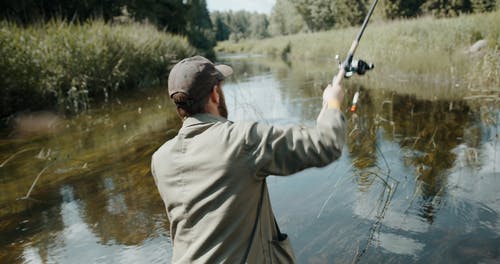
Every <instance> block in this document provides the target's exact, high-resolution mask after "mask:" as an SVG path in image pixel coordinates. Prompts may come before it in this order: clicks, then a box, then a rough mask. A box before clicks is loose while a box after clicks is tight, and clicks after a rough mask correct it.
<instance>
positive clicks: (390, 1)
mask: <svg viewBox="0 0 500 264" xmlns="http://www.w3.org/2000/svg"><path fill="white" fill-rule="evenodd" d="M438 1H439V0H438ZM424 2H426V1H425V0H386V1H384V4H385V5H384V14H385V17H386V18H389V19H395V18H409V17H415V16H417V15H419V14H420V13H421V12H422V9H421V7H422V4H424Z"/></svg>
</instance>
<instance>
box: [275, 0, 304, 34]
mask: <svg viewBox="0 0 500 264" xmlns="http://www.w3.org/2000/svg"><path fill="white" fill-rule="evenodd" d="M269 20H270V22H269V33H270V34H271V35H273V36H277V35H290V34H296V33H299V32H301V31H305V30H307V25H306V23H305V21H304V19H303V18H302V16H301V15H300V14H299V13H298V12H297V9H295V6H294V5H293V4H292V3H291V2H290V0H277V1H276V4H275V5H274V6H273V9H272V11H271V17H270V18H269Z"/></svg>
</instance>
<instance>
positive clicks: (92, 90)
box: [0, 20, 196, 117]
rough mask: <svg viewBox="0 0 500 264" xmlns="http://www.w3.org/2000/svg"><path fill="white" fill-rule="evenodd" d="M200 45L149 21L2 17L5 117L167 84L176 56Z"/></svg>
mask: <svg viewBox="0 0 500 264" xmlns="http://www.w3.org/2000/svg"><path fill="white" fill-rule="evenodd" d="M195 52H196V50H195V49H194V48H193V47H192V46H190V45H189V44H188V42H187V40H186V39H185V38H183V37H179V36H174V35H171V34H168V33H165V32H161V31H158V30H157V29H156V28H155V27H154V26H152V25H149V24H140V23H128V24H107V23H105V22H104V21H102V20H95V21H90V22H87V23H83V24H71V23H67V22H65V21H58V20H54V21H51V22H48V23H40V24H36V25H31V26H26V27H23V26H19V25H16V24H14V23H10V22H7V21H2V22H0V98H2V99H1V102H2V106H1V110H0V111H1V112H0V116H1V117H5V116H7V115H10V114H12V113H14V112H16V111H20V110H26V109H28V110H39V109H56V110H63V111H66V112H79V111H81V110H84V109H87V108H88V107H89V104H90V103H91V102H93V101H95V100H104V101H106V100H108V97H109V96H110V93H112V92H114V91H117V90H127V89H138V88H142V87H149V86H154V85H158V84H159V83H162V82H163V81H164V79H165V77H166V75H167V73H168V68H169V66H170V65H172V63H173V62H174V61H175V60H178V59H180V58H183V57H186V56H191V55H193V54H195Z"/></svg>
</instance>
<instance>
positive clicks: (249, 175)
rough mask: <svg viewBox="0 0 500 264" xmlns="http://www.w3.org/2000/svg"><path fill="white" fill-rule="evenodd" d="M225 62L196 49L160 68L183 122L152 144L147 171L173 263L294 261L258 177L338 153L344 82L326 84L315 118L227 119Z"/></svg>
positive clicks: (294, 169)
mask: <svg viewBox="0 0 500 264" xmlns="http://www.w3.org/2000/svg"><path fill="white" fill-rule="evenodd" d="M232 72H233V71H232V69H231V67H229V66H227V65H217V66H215V65H214V64H213V63H212V62H210V61H209V60H207V59H205V58H203V57H200V56H195V57H192V58H187V59H184V60H182V61H181V62H179V63H178V64H176V65H175V66H174V67H173V69H172V70H171V72H170V75H169V79H168V91H169V95H170V98H171V99H172V100H173V102H174V103H175V104H176V106H177V113H178V114H179V116H180V117H181V118H182V119H183V125H182V128H181V129H180V130H179V133H178V135H177V136H176V137H175V138H173V139H171V140H169V141H168V142H166V143H165V144H164V145H163V146H161V147H160V148H159V149H158V150H157V151H156V152H155V153H154V154H153V158H152V164H151V171H152V174H153V176H154V178H155V182H156V184H157V186H158V190H159V192H160V195H161V197H162V199H163V201H164V203H165V206H166V209H167V215H168V218H169V220H170V229H171V236H172V243H173V263H245V262H248V263H293V262H295V257H294V255H293V251H292V248H291V246H290V242H289V240H288V238H287V236H286V235H285V234H282V233H281V232H280V231H279V228H278V225H277V224H276V222H275V219H274V215H273V212H272V209H271V203H270V200H269V194H268V192H267V186H266V183H265V179H266V177H267V176H269V175H290V174H293V173H295V172H298V171H301V170H303V169H306V168H309V167H321V166H326V165H328V164H329V163H331V162H332V161H334V160H336V159H337V158H338V157H340V154H341V150H342V146H343V144H344V136H345V122H344V116H343V114H342V112H341V111H340V110H339V107H340V105H341V103H342V100H343V97H344V96H343V90H342V88H341V87H332V86H328V87H327V88H326V89H325V91H324V94H323V107H322V109H321V113H320V115H319V117H318V119H317V125H316V127H314V128H304V127H299V126H295V127H288V128H279V127H274V126H268V125H264V124H259V123H255V122H246V123H245V122H241V123H233V122H231V121H228V120H227V119H226V118H227V109H226V105H225V101H224V93H223V92H222V89H221V87H222V84H223V80H224V78H225V77H227V76H229V75H231V74H232Z"/></svg>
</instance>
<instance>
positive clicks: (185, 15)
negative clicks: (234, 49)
mask: <svg viewBox="0 0 500 264" xmlns="http://www.w3.org/2000/svg"><path fill="white" fill-rule="evenodd" d="M0 18H1V19H6V20H8V21H11V22H16V23H18V24H22V25H30V24H35V23H39V22H40V21H45V22H47V21H50V20H53V19H63V20H65V21H68V22H84V21H88V20H93V19H103V20H104V21H106V22H112V21H114V20H116V19H119V20H120V21H123V20H124V19H125V20H127V18H129V20H135V21H148V22H149V23H151V24H153V25H155V26H157V27H158V28H159V29H162V30H166V31H168V32H171V33H174V34H181V35H185V36H187V37H188V40H189V42H190V43H191V44H192V45H193V46H195V47H196V48H198V49H200V50H201V51H204V53H205V55H208V56H210V55H213V54H212V50H213V47H214V46H215V36H214V33H213V30H212V22H211V20H210V14H209V12H208V9H207V4H206V1H205V0H141V1H136V0H105V1H97V0H83V1H69V0H23V1H18V0H2V1H1V2H0Z"/></svg>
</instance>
